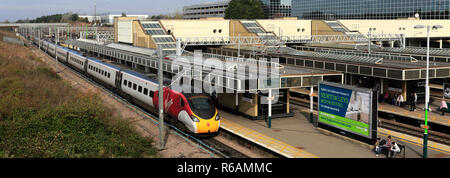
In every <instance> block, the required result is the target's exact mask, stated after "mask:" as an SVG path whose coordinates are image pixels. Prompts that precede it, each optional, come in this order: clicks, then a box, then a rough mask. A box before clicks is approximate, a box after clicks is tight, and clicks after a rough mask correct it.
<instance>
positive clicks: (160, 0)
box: [0, 0, 220, 22]
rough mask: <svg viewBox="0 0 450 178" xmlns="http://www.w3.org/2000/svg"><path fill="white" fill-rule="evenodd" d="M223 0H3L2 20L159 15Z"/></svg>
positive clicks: (0, 4)
mask: <svg viewBox="0 0 450 178" xmlns="http://www.w3.org/2000/svg"><path fill="white" fill-rule="evenodd" d="M216 1H220V0H0V21H5V20H9V21H10V22H13V21H16V20H19V19H26V18H27V17H28V18H30V19H34V18H36V17H40V16H43V15H51V14H58V13H66V12H74V13H79V14H94V3H96V4H97V13H108V12H109V13H114V14H121V13H122V12H125V13H127V14H137V13H139V14H148V15H158V14H167V13H173V12H175V11H177V10H178V11H181V10H182V8H183V6H184V5H191V4H196V3H204V2H216Z"/></svg>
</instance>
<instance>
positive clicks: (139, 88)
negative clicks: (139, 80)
mask: <svg viewBox="0 0 450 178" xmlns="http://www.w3.org/2000/svg"><path fill="white" fill-rule="evenodd" d="M138 92H139V93H142V86H140V85H139V87H138Z"/></svg>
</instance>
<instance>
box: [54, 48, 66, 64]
mask: <svg viewBox="0 0 450 178" xmlns="http://www.w3.org/2000/svg"><path fill="white" fill-rule="evenodd" d="M56 56H58V61H60V62H64V63H67V56H69V51H67V50H66V49H64V48H63V47H59V46H58V47H57V49H56Z"/></svg>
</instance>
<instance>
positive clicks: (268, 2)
mask: <svg viewBox="0 0 450 178" xmlns="http://www.w3.org/2000/svg"><path fill="white" fill-rule="evenodd" d="M261 2H262V5H263V8H264V16H265V17H266V18H269V19H270V18H277V17H290V16H291V15H292V14H291V8H292V0H261Z"/></svg>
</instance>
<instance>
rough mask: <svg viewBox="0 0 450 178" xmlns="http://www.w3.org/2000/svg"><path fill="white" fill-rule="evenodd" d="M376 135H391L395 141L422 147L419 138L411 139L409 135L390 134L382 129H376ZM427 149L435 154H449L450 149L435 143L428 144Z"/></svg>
mask: <svg viewBox="0 0 450 178" xmlns="http://www.w3.org/2000/svg"><path fill="white" fill-rule="evenodd" d="M378 133H379V134H380V135H384V136H387V135H391V136H392V137H395V138H397V139H400V140H402V141H404V142H407V143H410V144H413V145H416V146H419V147H422V146H423V140H422V139H421V138H417V137H413V136H410V135H406V134H402V133H397V132H395V133H394V132H392V131H389V130H386V129H382V128H378ZM428 148H429V149H431V150H434V151H437V152H441V153H446V154H450V147H449V146H447V145H443V144H438V143H436V142H431V141H430V142H429V144H428Z"/></svg>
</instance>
